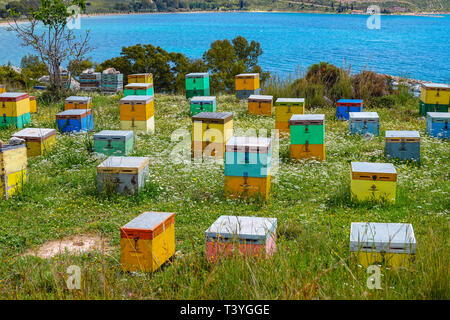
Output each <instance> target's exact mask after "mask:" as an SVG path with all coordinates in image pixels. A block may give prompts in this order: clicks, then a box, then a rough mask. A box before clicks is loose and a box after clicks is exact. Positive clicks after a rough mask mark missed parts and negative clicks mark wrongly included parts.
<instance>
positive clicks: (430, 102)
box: [419, 83, 450, 116]
mask: <svg viewBox="0 0 450 320" xmlns="http://www.w3.org/2000/svg"><path fill="white" fill-rule="evenodd" d="M419 98H420V114H421V115H422V116H426V114H427V112H448V106H449V104H450V85H449V84H439V83H423V84H422V86H421V88H420V97H419Z"/></svg>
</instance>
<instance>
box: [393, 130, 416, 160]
mask: <svg viewBox="0 0 450 320" xmlns="http://www.w3.org/2000/svg"><path fill="white" fill-rule="evenodd" d="M385 155H386V157H390V158H397V159H400V160H413V161H417V162H419V161H420V134H419V131H386V144H385Z"/></svg>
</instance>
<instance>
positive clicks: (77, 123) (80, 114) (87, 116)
mask: <svg viewBox="0 0 450 320" xmlns="http://www.w3.org/2000/svg"><path fill="white" fill-rule="evenodd" d="M56 122H57V124H58V129H59V131H61V132H89V131H92V130H94V119H93V117H92V110H91V109H70V110H66V111H63V112H60V113H58V114H56Z"/></svg>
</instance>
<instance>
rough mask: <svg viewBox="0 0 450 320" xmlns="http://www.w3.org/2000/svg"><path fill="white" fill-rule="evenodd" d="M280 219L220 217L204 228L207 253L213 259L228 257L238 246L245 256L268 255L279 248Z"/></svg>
mask: <svg viewBox="0 0 450 320" xmlns="http://www.w3.org/2000/svg"><path fill="white" fill-rule="evenodd" d="M276 229H277V219H275V218H260V217H238V216H220V217H219V218H218V219H217V220H216V221H215V222H214V223H213V224H212V225H211V227H209V228H208V230H206V231H205V241H206V256H207V259H208V260H209V261H211V262H214V261H216V260H217V258H219V257H223V256H227V255H230V254H232V253H233V252H237V250H235V249H236V248H235V245H239V253H240V254H242V255H245V256H254V257H267V256H271V255H272V254H273V253H274V252H275V250H276Z"/></svg>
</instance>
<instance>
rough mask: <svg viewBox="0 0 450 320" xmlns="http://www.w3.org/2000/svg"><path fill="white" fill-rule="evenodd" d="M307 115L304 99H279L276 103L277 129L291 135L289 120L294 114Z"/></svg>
mask: <svg viewBox="0 0 450 320" xmlns="http://www.w3.org/2000/svg"><path fill="white" fill-rule="evenodd" d="M304 113H305V99H304V98H278V99H277V100H276V101H275V129H277V130H280V132H287V133H289V131H290V129H289V120H290V119H291V117H292V116H293V115H294V114H304Z"/></svg>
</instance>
